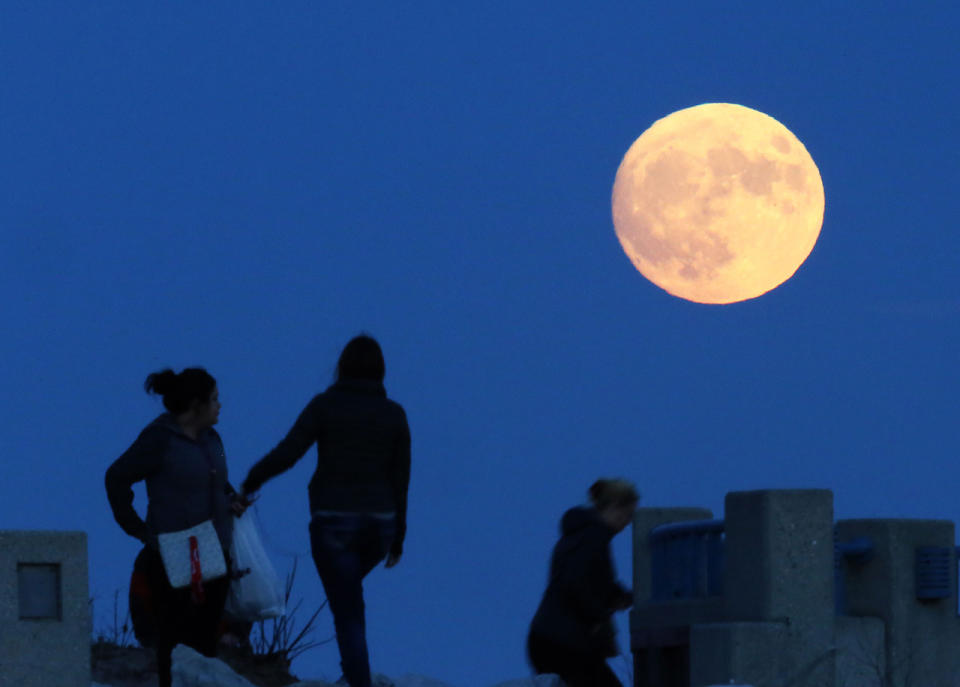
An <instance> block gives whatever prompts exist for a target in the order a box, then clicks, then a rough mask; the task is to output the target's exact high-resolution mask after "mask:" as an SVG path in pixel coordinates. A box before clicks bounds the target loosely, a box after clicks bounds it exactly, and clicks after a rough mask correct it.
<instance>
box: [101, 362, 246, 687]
mask: <svg viewBox="0 0 960 687" xmlns="http://www.w3.org/2000/svg"><path fill="white" fill-rule="evenodd" d="M144 389H145V390H146V391H147V393H152V394H157V395H159V396H162V397H163V405H164V407H165V408H166V410H167V412H166V413H163V414H162V415H160V416H159V417H157V418H156V419H155V420H153V422H151V423H150V424H149V425H147V426H146V428H144V429H143V431H142V432H140V436H138V437H137V439H136V441H134V442H133V444H132V445H131V446H130V448H128V449H127V450H126V451H125V452H124V453H123V455H121V456H120V457H119V458H117V459H116V460H115V461H114V462H113V464H112V465H111V466H110V467H109V469H108V470H107V473H106V478H105V483H106V489H107V498H108V500H109V501H110V507H111V509H112V510H113V516H114V518H115V519H116V521H117V523H118V524H119V525H120V527H121V528H122V529H123V531H124V532H126V533H127V534H129V535H130V536H131V537H134V538H136V539H138V540H140V541H141V542H143V543H144V545H145V547H144V551H143V552H142V553H141V556H143V557H145V559H146V560H145V561H141V564H142V566H143V569H144V577H145V578H146V580H147V586H148V587H149V593H150V596H151V601H152V604H151V606H152V608H154V609H155V612H156V617H155V618H153V620H154V621H155V623H156V638H155V642H156V652H157V673H158V677H159V682H160V687H169V685H170V684H171V674H170V668H171V665H170V663H171V652H172V651H173V647H174V646H175V645H177V644H180V643H182V644H186V645H188V646H190V647H192V648H194V649H196V650H197V651H199V652H201V653H203V654H204V655H206V656H215V655H216V651H217V629H218V626H219V623H220V619H221V616H222V615H223V607H224V604H225V603H226V598H227V591H228V589H229V584H230V581H229V577H222V578H219V579H215V580H207V581H205V582H204V583H203V590H202V591H203V594H202V598H197V597H196V596H195V595H192V594H191V591H192V590H191V588H190V587H186V588H183V589H174V588H173V587H172V586H171V585H170V582H169V580H168V578H167V573H166V570H165V569H164V565H163V560H162V558H161V556H160V551H159V544H158V535H160V534H164V533H167V532H177V531H180V530H185V529H189V528H191V527H193V526H195V525H199V524H201V523H202V522H204V521H206V520H212V521H213V525H214V529H215V530H216V532H217V538H218V539H219V541H220V545H221V547H222V548H223V550H224V558H225V560H227V565H228V568H229V560H230V558H229V555H228V551H229V548H230V538H231V535H232V533H233V518H232V514H236V515H239V514H241V513H243V511H244V509H245V508H246V503H245V501H244V500H243V499H241V498H240V497H239V496H238V495H237V494H236V492H235V491H234V489H233V487H232V486H230V483H229V482H228V481H227V459H226V455H225V454H224V450H223V442H222V441H221V440H220V435H219V434H217V432H216V430H214V429H213V426H214V425H215V424H216V423H217V420H218V419H219V415H220V396H219V392H218V390H217V382H216V380H215V379H214V378H213V377H212V376H210V374H209V373H208V372H207V371H206V370H204V369H203V368H200V367H192V368H187V369H185V370H183V371H182V372H180V373H179V374H177V373H175V372H174V371H173V370H169V369H167V370H162V371H160V372H154V373H153V374H151V375H149V376H148V377H147V379H146V382H144ZM140 481H144V482H146V487H147V516H146V519H143V518H141V517H140V515H139V514H138V513H137V511H136V510H134V507H133V490H132V489H131V486H132V485H133V484H135V483H136V482H140Z"/></svg>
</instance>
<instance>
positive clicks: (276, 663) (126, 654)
mask: <svg viewBox="0 0 960 687" xmlns="http://www.w3.org/2000/svg"><path fill="white" fill-rule="evenodd" d="M219 658H220V660H221V661H223V662H224V663H226V664H227V665H228V666H230V668H232V669H233V671H234V672H235V673H237V674H238V675H241V676H243V677H244V678H246V679H247V680H249V681H250V682H252V683H253V684H254V685H256V686H257V687H287V685H292V684H294V683H296V682H299V681H300V680H299V678H297V677H296V676H295V675H292V674H291V673H290V666H289V665H288V664H287V663H286V661H284V660H283V659H282V657H280V656H272V657H261V656H254V655H253V652H252V651H250V649H249V648H248V649H231V648H226V647H224V648H222V649H221V650H220V655H219ZM90 659H91V668H92V677H93V681H94V682H97V683H99V684H101V685H110V686H111V687H156V684H157V661H156V658H155V656H154V652H153V649H144V648H142V647H139V646H137V647H120V646H117V645H115V644H110V643H108V642H98V643H96V644H93V645H92V646H91V655H90Z"/></svg>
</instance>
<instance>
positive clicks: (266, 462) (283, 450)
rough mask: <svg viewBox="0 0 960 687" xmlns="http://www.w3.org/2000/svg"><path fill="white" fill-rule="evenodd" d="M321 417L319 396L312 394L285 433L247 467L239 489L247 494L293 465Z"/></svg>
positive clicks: (309, 442)
mask: <svg viewBox="0 0 960 687" xmlns="http://www.w3.org/2000/svg"><path fill="white" fill-rule="evenodd" d="M321 417H322V414H321V410H320V396H316V397H314V399H313V400H312V401H310V403H308V404H307V407H306V408H304V409H303V411H302V412H301V413H300V417H298V418H297V421H296V422H295V423H294V424H293V427H292V428H291V429H290V431H289V432H287V436H285V437H284V438H283V439H282V440H281V441H280V443H279V444H277V445H276V447H275V448H274V449H273V450H272V451H270V453H268V454H267V455H265V456H264V457H263V458H261V459H260V460H259V461H258V462H257V464H256V465H254V466H253V467H252V468H250V472H249V473H247V478H246V479H245V480H243V484H242V485H241V488H242V489H243V493H244V494H251V493H253V492H255V491H257V490H258V489H260V487H261V486H263V484H264V483H265V482H267V481H268V480H270V479H272V478H274V477H276V476H277V475H279V474H280V473H283V472H286V471H287V470H289V469H290V468H292V467H293V466H294V465H296V463H297V461H298V460H300V459H301V458H303V454H305V453H306V452H307V449H308V448H310V447H311V446H312V445H313V443H314V442H315V441H316V440H317V439H318V438H319V436H320V421H321Z"/></svg>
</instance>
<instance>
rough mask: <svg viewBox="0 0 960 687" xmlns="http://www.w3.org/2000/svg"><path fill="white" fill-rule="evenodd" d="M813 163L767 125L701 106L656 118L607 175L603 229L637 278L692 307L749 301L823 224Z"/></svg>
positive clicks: (787, 269)
mask: <svg viewBox="0 0 960 687" xmlns="http://www.w3.org/2000/svg"><path fill="white" fill-rule="evenodd" d="M823 205H824V200H823V182H822V181H821V180H820V172H819V170H817V166H816V165H815V164H814V162H813V159H812V158H811V157H810V154H809V153H808V152H807V149H806V148H804V146H803V144H802V143H801V142H800V141H799V140H797V137H796V136H794V135H793V134H792V133H790V131H789V130H788V129H787V128H786V127H785V126H783V125H782V124H781V123H780V122H778V121H777V120H775V119H774V118H773V117H769V116H767V115H765V114H763V113H762V112H757V111H756V110H751V109H750V108H748V107H743V106H741V105H731V104H727V103H707V104H705V105H697V106H696V107H689V108H687V109H685V110H679V111H678V112H674V113H673V114H671V115H667V116H666V117H664V118H663V119H659V120H657V121H656V122H654V123H653V125H652V126H651V127H650V128H649V129H647V130H646V131H644V132H643V134H642V135H641V136H640V138H638V139H637V140H636V141H635V142H634V143H633V145H632V146H630V149H629V150H628V151H627V154H626V155H624V157H623V161H622V162H621V163H620V167H619V169H617V176H616V179H615V181H614V184H613V225H614V228H615V229H616V232H617V238H619V239H620V244H621V245H622V246H623V250H624V252H625V253H626V254H627V256H628V257H629V258H630V260H631V261H632V262H633V264H634V266H635V267H636V268H637V269H638V270H640V272H641V273H642V274H643V276H645V277H646V278H647V279H649V280H650V281H652V282H653V283H654V284H656V285H657V286H659V287H660V288H662V289H664V290H665V291H667V292H669V293H671V294H673V295H674V296H679V297H680V298H685V299H687V300H690V301H695V302H697V303H735V302H737V301H743V300H747V299H749V298H756V297H757V296H760V295H762V294H764V293H766V292H767V291H770V290H771V289H775V288H776V287H778V286H779V285H780V284H782V283H783V282H785V281H786V280H787V279H789V278H790V277H791V276H793V273H794V272H796V271H797V268H799V267H800V265H801V264H802V263H803V261H804V260H806V259H807V256H808V255H810V251H811V250H813V246H814V244H815V243H816V242H817V237H818V236H819V235H820V227H821V225H822V224H823Z"/></svg>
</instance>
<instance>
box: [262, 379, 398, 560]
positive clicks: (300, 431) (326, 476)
mask: <svg viewBox="0 0 960 687" xmlns="http://www.w3.org/2000/svg"><path fill="white" fill-rule="evenodd" d="M314 443H315V444H316V445H317V469H316V471H315V472H314V473H313V477H312V478H311V479H310V485H309V495H310V510H311V512H312V513H316V512H318V511H337V512H350V513H377V512H380V513H388V512H389V513H394V514H395V517H396V524H397V534H396V538H395V540H394V546H393V552H394V553H399V552H400V551H401V550H402V547H403V539H404V535H405V533H406V529H407V525H406V523H407V488H408V486H409V483H410V429H409V427H408V426H407V416H406V414H405V413H404V411H403V408H402V407H401V406H400V404H399V403H396V402H395V401H392V400H390V399H389V398H387V392H386V390H385V389H384V388H383V384H381V383H380V382H375V381H368V380H360V379H343V380H340V381H338V382H337V383H335V384H334V385H332V386H331V387H330V388H328V389H327V390H326V391H325V392H323V393H322V394H318V395H317V396H315V397H314V398H313V400H311V401H310V403H308V404H307V407H306V408H304V409H303V412H301V413H300V417H298V418H297V421H296V422H295V423H294V425H293V428H291V430H290V431H289V432H288V433H287V436H286V437H284V438H283V440H281V441H280V443H279V444H277V446H276V447H275V448H274V449H273V450H272V451H270V453H268V454H267V455H266V456H264V457H263V458H262V459H261V460H260V461H259V462H257V464H256V465H254V466H253V467H252V468H250V472H249V474H248V475H247V478H246V480H244V482H243V489H244V491H245V492H247V493H251V492H254V491H256V490H257V489H259V488H260V487H261V486H262V485H263V483H264V482H266V481H267V480H268V479H271V478H272V477H274V476H276V475H279V474H280V473H281V472H284V471H285V470H289V469H290V468H291V467H293V465H294V464H295V463H296V462H297V461H298V460H300V459H301V458H302V457H303V455H304V454H305V453H306V452H307V450H308V449H309V448H310V447H311V446H312V445H313V444H314Z"/></svg>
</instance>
